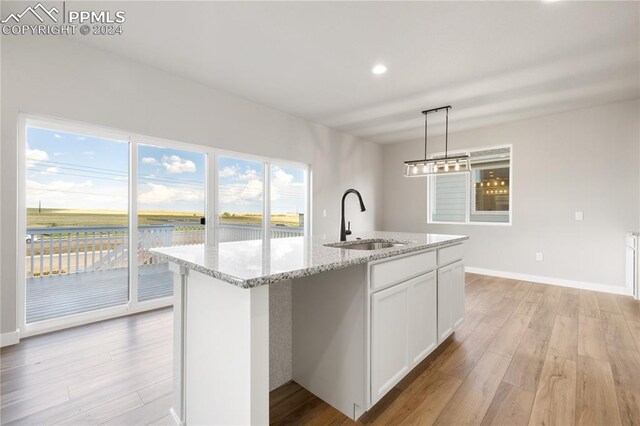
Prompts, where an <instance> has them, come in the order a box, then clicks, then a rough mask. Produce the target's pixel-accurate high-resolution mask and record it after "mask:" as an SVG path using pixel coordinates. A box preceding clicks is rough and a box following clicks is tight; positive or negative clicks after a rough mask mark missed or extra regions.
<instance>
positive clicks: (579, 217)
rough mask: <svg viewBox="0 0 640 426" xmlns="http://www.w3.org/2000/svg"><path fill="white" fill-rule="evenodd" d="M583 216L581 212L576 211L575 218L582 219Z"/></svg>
mask: <svg viewBox="0 0 640 426" xmlns="http://www.w3.org/2000/svg"><path fill="white" fill-rule="evenodd" d="M583 217H584V216H583V214H582V212H576V220H582V218H583Z"/></svg>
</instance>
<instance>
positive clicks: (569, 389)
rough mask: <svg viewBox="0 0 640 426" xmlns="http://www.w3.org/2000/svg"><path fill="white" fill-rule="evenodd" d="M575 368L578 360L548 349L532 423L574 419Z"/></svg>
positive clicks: (560, 422) (568, 422)
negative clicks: (564, 356)
mask: <svg viewBox="0 0 640 426" xmlns="http://www.w3.org/2000/svg"><path fill="white" fill-rule="evenodd" d="M576 372H577V364H576V361H574V360H571V359H565V358H563V357H560V356H558V355H557V354H556V353H555V351H554V350H550V351H549V352H548V353H547V357H546V358H545V362H544V366H543V367H542V373H541V375H540V384H539V386H538V390H537V392H536V397H535V402H534V404H533V409H532V410H531V419H530V421H529V425H530V426H534V425H544V426H551V425H558V426H563V425H572V424H574V423H575V407H576V383H577V382H576Z"/></svg>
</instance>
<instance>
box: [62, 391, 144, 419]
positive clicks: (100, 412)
mask: <svg viewBox="0 0 640 426" xmlns="http://www.w3.org/2000/svg"><path fill="white" fill-rule="evenodd" d="M143 405H144V403H143V402H142V400H141V399H140V397H139V396H138V394H137V393H135V392H134V393H130V394H127V395H125V396H123V397H120V398H116V399H114V400H113V401H109V402H107V403H106V404H102V405H99V406H97V407H95V408H93V409H91V410H87V411H85V412H84V413H81V414H78V415H77V416H71V417H69V418H67V419H65V420H63V421H61V422H59V423H56V424H57V425H68V426H74V425H98V424H102V423H106V422H108V421H109V420H111V419H113V418H114V417H119V416H120V415H122V413H127V412H129V411H131V410H133V409H135V408H139V407H142V406H143Z"/></svg>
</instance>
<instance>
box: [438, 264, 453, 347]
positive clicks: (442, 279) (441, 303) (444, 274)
mask: <svg viewBox="0 0 640 426" xmlns="http://www.w3.org/2000/svg"><path fill="white" fill-rule="evenodd" d="M452 274H453V271H452V269H451V268H450V267H449V266H445V267H443V268H440V269H438V344H440V343H442V342H444V340H445V339H446V338H447V337H449V336H450V335H451V333H453V315H452V312H451V299H452V295H451V293H452V292H451V282H452V281H453V279H452Z"/></svg>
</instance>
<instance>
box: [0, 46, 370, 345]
mask: <svg viewBox="0 0 640 426" xmlns="http://www.w3.org/2000/svg"><path fill="white" fill-rule="evenodd" d="M194 54H195V53H194ZM1 66H2V70H1V72H2V87H1V89H2V100H1V102H2V104H1V106H2V134H1V137H2V139H1V142H2V163H1V169H2V170H1V179H2V182H1V202H2V203H1V204H2V206H1V215H2V219H3V221H2V226H1V232H2V236H3V238H2V240H1V242H0V244H1V250H2V254H3V257H2V259H1V265H2V266H1V270H2V276H1V285H0V296H1V298H2V306H1V308H2V309H1V311H2V313H1V316H0V321H1V324H0V326H1V328H0V331H1V332H2V333H6V332H11V331H14V330H15V329H16V309H15V308H16V282H17V280H18V277H17V275H16V272H17V271H16V266H15V265H16V231H15V226H16V183H15V179H16V155H17V154H16V152H17V151H16V149H17V133H16V129H17V119H18V112H19V111H22V112H27V113H31V114H41V115H46V116H53V117H59V118H63V119H69V120H76V121H81V122H86V123H95V124H100V125H104V126H109V127H113V128H118V129H122V130H126V131H131V132H135V133H139V134H144V135H149V136H155V137H160V138H166V139H172V140H177V141H182V142H188V143H193V144H200V145H209V146H215V147H219V148H224V149H229V150H234V151H239V152H247V153H252V154H257V155H264V156H269V157H275V158H282V159H287V160H292V161H299V162H304V163H308V164H311V167H312V170H313V184H314V188H313V208H314V211H313V217H314V218H313V230H314V233H315V234H316V235H318V234H320V235H321V234H327V235H329V236H335V237H336V239H337V238H338V231H339V224H340V222H339V221H340V216H339V215H340V209H339V203H340V196H341V195H342V192H343V191H344V190H345V189H347V188H349V187H354V188H357V189H359V190H360V191H361V193H362V196H363V198H364V201H365V203H366V205H367V208H368V209H367V211H366V212H365V213H360V212H359V209H357V207H356V204H357V203H350V204H351V205H350V207H349V210H350V213H351V214H350V216H349V219H350V220H351V222H352V228H355V231H358V230H373V229H376V228H380V226H379V225H380V224H381V219H380V216H379V214H377V212H380V210H381V203H380V197H379V196H378V194H379V193H380V186H381V176H380V173H379V168H380V167H381V148H380V147H379V146H378V145H375V144H372V143H369V142H366V141H362V140H357V139H355V138H353V137H351V136H348V135H345V134H342V133H339V132H336V131H333V130H331V129H328V128H326V127H324V126H321V125H317V124H314V123H310V122H308V121H305V120H302V119H300V118H297V117H294V116H291V115H289V114H285V113H282V112H279V111H276V110H273V109H270V108H266V107H263V106H260V105H257V104H255V103H252V102H249V101H246V100H243V99H240V98H238V97H236V96H232V95H229V94H227V93H224V92H221V91H219V90H215V89H212V88H209V87H206V86H203V85H200V84H196V83H193V82H190V81H188V80H185V79H182V78H179V77H177V76H174V75H171V74H168V73H165V72H162V71H159V70H156V69H153V68H149V67H146V66H144V65H140V64H136V63H134V62H131V61H128V60H126V59H123V58H120V57H118V56H114V55H112V54H109V53H106V52H103V51H100V50H97V49H94V48H89V47H87V46H84V45H82V44H78V43H76V42H73V41H68V40H66V39H63V38H60V37H2V65H1ZM256 78H260V75H259V74H256ZM263 83H264V84H269V81H264V82H263ZM323 209H326V210H327V217H326V218H324V217H323V216H322V214H321V212H322V210H323ZM21 273H22V271H20V272H19V274H21Z"/></svg>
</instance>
